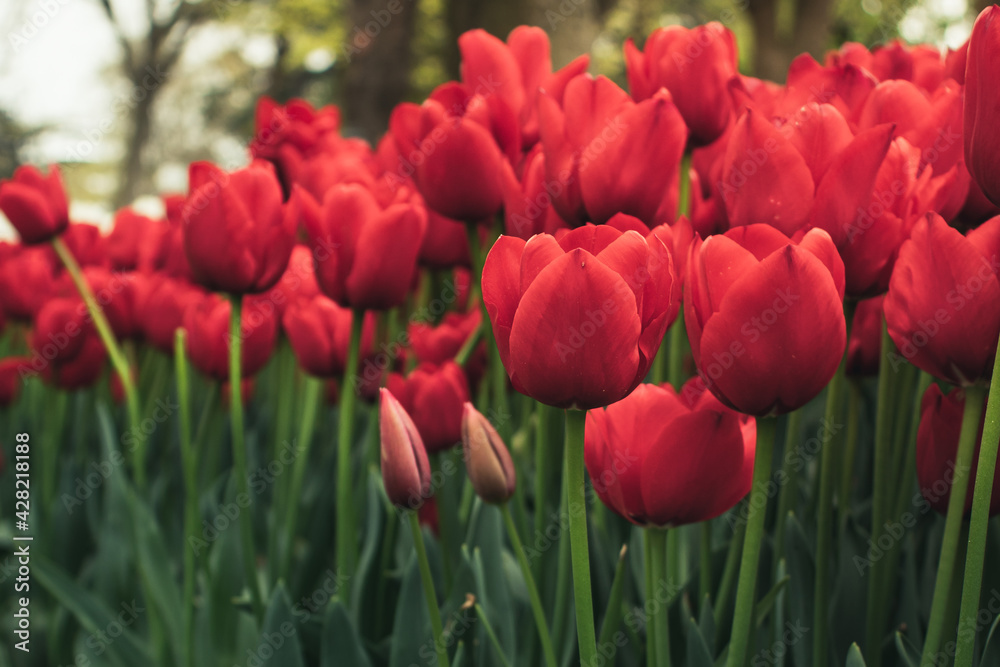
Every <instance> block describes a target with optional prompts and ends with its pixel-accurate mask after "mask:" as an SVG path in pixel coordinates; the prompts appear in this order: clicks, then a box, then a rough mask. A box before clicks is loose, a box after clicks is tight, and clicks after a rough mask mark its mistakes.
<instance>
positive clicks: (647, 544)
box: [642, 528, 658, 667]
mask: <svg viewBox="0 0 1000 667" xmlns="http://www.w3.org/2000/svg"><path fill="white" fill-rule="evenodd" d="M654 540H655V538H654V537H653V531H652V529H649V528H647V529H646V530H643V531H642V546H643V549H642V554H643V559H644V561H645V567H644V568H643V570H644V577H645V579H644V580H645V583H646V603H645V604H646V605H647V607H646V608H647V609H649V608H651V605H650V603H649V601H650V600H652V599H653V598H654V597H655V594H656V567H655V565H654V561H655V557H654V556H653V548H654V546H653V542H654ZM656 654H657V645H656V633H655V632H653V626H652V624H651V623H650V622H649V621H648V620H647V621H646V666H647V667H656V666H657V664H658V658H657V655H656Z"/></svg>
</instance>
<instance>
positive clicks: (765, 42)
mask: <svg viewBox="0 0 1000 667" xmlns="http://www.w3.org/2000/svg"><path fill="white" fill-rule="evenodd" d="M747 10H748V11H749V12H750V19H751V21H752V23H753V38H754V39H753V49H754V52H753V56H754V57H753V75H754V76H756V77H758V78H761V79H771V80H772V81H784V80H785V75H786V73H787V72H788V65H789V63H790V62H791V58H789V57H788V55H787V51H786V49H784V48H782V44H781V40H780V39H779V37H778V27H777V18H778V3H777V1H776V0H751V1H750V3H749V5H748V6H747Z"/></svg>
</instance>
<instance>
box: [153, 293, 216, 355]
mask: <svg viewBox="0 0 1000 667" xmlns="http://www.w3.org/2000/svg"><path fill="white" fill-rule="evenodd" d="M204 297H205V292H204V291H202V290H201V289H199V288H198V287H196V286H194V285H191V284H190V283H187V282H184V281H182V280H175V279H173V278H170V277H168V276H163V275H158V276H157V277H156V278H154V279H153V282H152V285H151V286H150V289H149V293H148V295H147V296H146V299H145V301H143V302H142V303H140V304H139V305H138V311H137V313H136V320H137V324H138V326H139V327H140V328H141V329H142V333H143V335H144V336H145V338H146V340H147V341H149V343H150V344H151V345H153V346H154V347H156V348H158V349H160V350H162V351H163V352H166V353H168V354H171V353H173V350H174V333H175V332H176V331H177V329H179V328H180V327H181V326H182V325H183V323H184V313H185V312H186V311H187V308H188V306H189V305H191V304H192V303H194V302H197V301H200V300H202V299H203V298H204Z"/></svg>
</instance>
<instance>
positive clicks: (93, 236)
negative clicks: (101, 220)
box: [62, 222, 108, 267]
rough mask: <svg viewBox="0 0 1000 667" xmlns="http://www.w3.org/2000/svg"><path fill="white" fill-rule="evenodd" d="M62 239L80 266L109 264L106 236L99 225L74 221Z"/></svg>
mask: <svg viewBox="0 0 1000 667" xmlns="http://www.w3.org/2000/svg"><path fill="white" fill-rule="evenodd" d="M62 240H63V243H65V244H66V247H67V248H68V249H69V251H70V253H71V254H72V255H73V257H74V258H75V259H76V263H77V264H79V265H80V266H83V267H87V266H107V264H108V256H107V252H105V248H104V237H103V236H102V235H101V230H100V228H99V227H98V226H97V225H92V224H90V223H86V222H74V223H73V224H71V225H70V226H69V227H67V228H66V231H65V232H64V233H63V236H62Z"/></svg>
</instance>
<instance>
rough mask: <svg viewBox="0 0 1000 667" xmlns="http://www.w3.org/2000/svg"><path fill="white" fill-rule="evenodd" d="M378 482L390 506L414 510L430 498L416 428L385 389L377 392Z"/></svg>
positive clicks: (426, 465)
mask: <svg viewBox="0 0 1000 667" xmlns="http://www.w3.org/2000/svg"><path fill="white" fill-rule="evenodd" d="M381 395H382V401H381V405H380V406H379V423H380V426H381V434H382V482H383V483H384V484H385V493H386V495H387V496H389V500H390V501H392V504H393V505H395V506H396V507H398V508H400V509H410V510H417V509H419V508H420V506H421V505H423V504H424V500H426V499H427V498H428V497H429V496H430V491H431V466H430V463H429V462H428V461H427V451H426V450H425V449H424V441H423V440H422V439H421V438H420V434H419V433H418V432H417V427H416V426H415V425H414V424H413V420H412V419H410V415H408V414H406V410H404V409H403V406H402V405H400V404H399V401H397V400H396V397H395V396H393V395H392V393H391V392H390V391H389V390H388V389H382V390H381Z"/></svg>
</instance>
